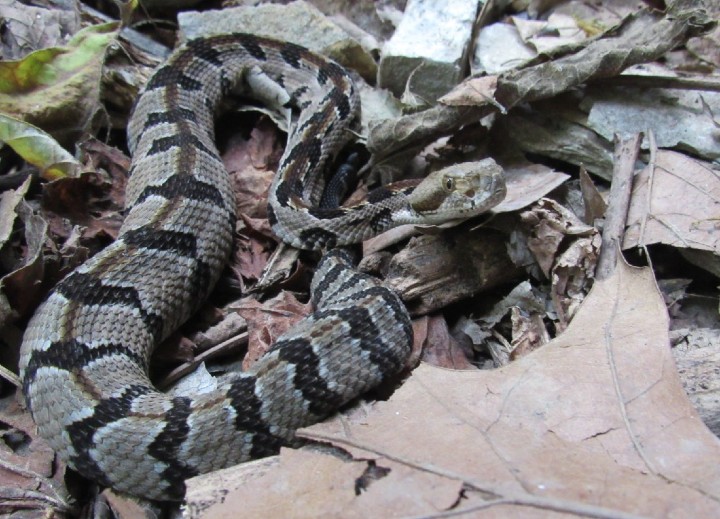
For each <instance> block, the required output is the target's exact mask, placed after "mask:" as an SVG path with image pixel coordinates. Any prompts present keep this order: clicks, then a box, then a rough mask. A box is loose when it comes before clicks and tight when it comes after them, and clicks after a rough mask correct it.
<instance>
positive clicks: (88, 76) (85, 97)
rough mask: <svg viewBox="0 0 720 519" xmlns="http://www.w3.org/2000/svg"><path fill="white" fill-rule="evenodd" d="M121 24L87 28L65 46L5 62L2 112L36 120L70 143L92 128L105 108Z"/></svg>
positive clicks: (0, 68) (0, 67) (0, 65)
mask: <svg viewBox="0 0 720 519" xmlns="http://www.w3.org/2000/svg"><path fill="white" fill-rule="evenodd" d="M117 33H118V24H117V23H114V22H113V23H106V24H102V25H94V26H91V27H86V28H85V29H83V30H81V31H79V32H78V33H77V34H76V35H75V36H74V37H73V38H72V39H71V40H70V41H69V42H68V43H67V45H66V46H65V47H49V48H46V49H41V50H38V51H35V52H32V53H30V54H28V55H27V56H25V57H24V58H23V59H21V60H17V61H2V62H0V112H3V113H5V114H8V115H11V116H13V117H15V118H16V119H21V120H23V121H26V122H28V123H31V124H34V125H36V126H38V127H40V128H42V129H44V130H45V131H47V132H49V133H51V134H52V135H53V136H55V137H56V138H58V139H61V140H63V141H65V142H66V143H67V142H70V141H71V140H73V139H74V138H76V137H77V134H78V132H79V131H83V130H85V129H87V126H88V125H89V122H90V121H91V120H92V117H93V115H94V114H95V112H96V111H97V110H98V109H99V108H100V102H99V97H100V78H101V74H102V66H103V61H104V58H105V51H106V49H107V47H108V45H109V44H110V43H112V42H113V41H115V38H116V36H117Z"/></svg>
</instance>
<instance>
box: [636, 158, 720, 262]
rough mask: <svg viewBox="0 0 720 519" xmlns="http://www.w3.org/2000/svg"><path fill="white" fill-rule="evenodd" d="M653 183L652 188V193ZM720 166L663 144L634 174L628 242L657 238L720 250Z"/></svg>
mask: <svg viewBox="0 0 720 519" xmlns="http://www.w3.org/2000/svg"><path fill="white" fill-rule="evenodd" d="M648 189H649V190H650V193H648ZM719 228H720V171H718V170H715V169H712V167H711V166H710V165H709V164H707V163H703V162H700V161H697V160H695V159H692V158H690V157H688V156H687V155H683V154H681V153H677V152H674V151H665V150H658V152H657V158H656V161H655V167H654V168H652V165H650V166H648V167H646V168H645V169H643V170H642V171H641V172H640V173H639V174H638V175H637V176H636V178H635V181H634V188H633V195H632V200H631V201H630V209H629V210H628V216H627V229H626V230H625V239H624V241H623V248H630V247H635V246H638V245H650V244H652V243H665V244H667V245H673V246H675V247H683V248H691V249H700V250H708V251H714V252H715V253H716V254H717V253H720V238H719V237H718V229H719Z"/></svg>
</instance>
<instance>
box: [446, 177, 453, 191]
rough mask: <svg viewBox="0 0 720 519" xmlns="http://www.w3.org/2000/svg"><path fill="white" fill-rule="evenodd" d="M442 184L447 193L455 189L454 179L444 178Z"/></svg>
mask: <svg viewBox="0 0 720 519" xmlns="http://www.w3.org/2000/svg"><path fill="white" fill-rule="evenodd" d="M444 183H445V189H446V190H447V191H452V190H453V189H455V179H454V178H452V177H445V180H444Z"/></svg>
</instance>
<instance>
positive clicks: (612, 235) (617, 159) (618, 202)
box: [595, 133, 643, 280]
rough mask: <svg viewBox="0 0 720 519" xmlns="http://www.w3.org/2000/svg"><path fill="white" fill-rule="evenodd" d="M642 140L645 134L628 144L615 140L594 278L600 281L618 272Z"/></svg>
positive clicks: (636, 136) (637, 135)
mask: <svg viewBox="0 0 720 519" xmlns="http://www.w3.org/2000/svg"><path fill="white" fill-rule="evenodd" d="M642 137H643V135H642V133H638V134H636V135H634V136H632V137H630V138H628V139H626V140H623V139H618V138H617V136H616V137H615V142H616V144H615V156H614V158H613V162H614V167H613V177H612V183H611V185H610V196H609V198H608V208H607V213H606V214H605V226H604V228H603V236H602V246H601V248H600V257H599V258H598V264H597V267H596V268H595V278H596V279H598V280H603V279H607V278H608V277H610V274H612V273H613V271H614V270H615V265H616V263H617V255H618V251H619V250H620V246H621V245H622V237H623V233H624V231H625V221H626V220H627V213H628V208H629V207H630V195H631V194H632V183H633V174H634V172H635V161H636V160H637V157H638V153H639V151H640V142H641V141H642Z"/></svg>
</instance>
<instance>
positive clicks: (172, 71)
mask: <svg viewBox="0 0 720 519" xmlns="http://www.w3.org/2000/svg"><path fill="white" fill-rule="evenodd" d="M168 87H180V88H182V89H183V90H186V91H189V92H197V91H200V90H202V88H203V84H202V83H201V82H200V81H199V80H197V79H194V78H192V77H190V76H186V75H185V73H184V72H183V71H182V70H180V69H177V68H175V67H173V66H172V65H165V66H164V67H162V68H161V69H159V70H157V71H156V72H155V74H154V75H153V77H152V79H150V81H148V84H147V85H146V86H145V90H157V89H159V88H168Z"/></svg>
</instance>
